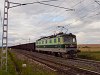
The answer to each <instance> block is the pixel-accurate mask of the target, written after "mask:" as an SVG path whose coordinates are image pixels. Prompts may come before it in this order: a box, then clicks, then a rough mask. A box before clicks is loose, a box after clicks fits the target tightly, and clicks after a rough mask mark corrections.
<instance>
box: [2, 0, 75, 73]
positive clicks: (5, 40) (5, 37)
mask: <svg viewBox="0 0 100 75" xmlns="http://www.w3.org/2000/svg"><path fill="white" fill-rule="evenodd" d="M51 1H56V0H51ZM44 2H50V0H48V1H40V2H38V1H37V2H32V3H24V4H22V3H14V2H9V1H8V0H5V2H4V18H3V33H2V51H1V69H2V70H4V71H6V72H7V51H8V9H10V8H13V7H18V6H23V5H29V4H34V3H38V4H42V5H47V6H51V7H56V8H60V9H65V10H66V11H74V9H69V8H65V7H60V6H55V5H51V4H46V3H44ZM11 4H13V6H11ZM29 42H30V40H29Z"/></svg>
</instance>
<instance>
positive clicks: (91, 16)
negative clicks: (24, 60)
mask: <svg viewBox="0 0 100 75" xmlns="http://www.w3.org/2000/svg"><path fill="white" fill-rule="evenodd" d="M9 1H10V2H15V3H31V2H37V1H47V0H16V1H14V0H9ZM98 1H99V0H98ZM43 3H46V4H50V5H55V6H60V7H65V8H69V9H74V11H71V10H66V9H63V8H58V7H53V6H48V5H43V4H39V3H34V4H31V5H26V6H19V7H15V8H10V9H9V19H8V21H9V24H8V26H9V27H8V45H9V46H10V45H17V44H22V43H29V42H35V41H36V40H37V39H39V38H41V37H43V36H48V35H53V34H54V33H57V32H59V31H60V28H57V26H65V28H66V30H67V29H68V31H67V33H73V34H75V35H76V36H77V42H78V44H100V21H99V20H100V5H99V4H98V3H96V2H95V0H56V1H53V0H52V1H51V2H43ZM13 5H14V4H10V6H13ZM3 8H4V0H0V46H1V42H2V19H3ZM66 30H65V29H64V31H66Z"/></svg>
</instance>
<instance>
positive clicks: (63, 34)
mask: <svg viewBox="0 0 100 75" xmlns="http://www.w3.org/2000/svg"><path fill="white" fill-rule="evenodd" d="M57 36H72V37H76V36H75V35H74V34H72V33H69V34H66V33H63V32H61V33H58V34H56V35H51V36H46V37H42V38H40V39H38V40H37V41H39V40H41V39H44V38H54V37H57Z"/></svg>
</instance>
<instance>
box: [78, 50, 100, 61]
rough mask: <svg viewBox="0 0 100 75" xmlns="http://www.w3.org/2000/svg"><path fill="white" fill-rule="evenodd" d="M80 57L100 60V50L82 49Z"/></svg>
mask: <svg viewBox="0 0 100 75" xmlns="http://www.w3.org/2000/svg"><path fill="white" fill-rule="evenodd" d="M78 57H79V58H84V59H90V60H97V61H100V51H82V52H80V53H79V54H78Z"/></svg>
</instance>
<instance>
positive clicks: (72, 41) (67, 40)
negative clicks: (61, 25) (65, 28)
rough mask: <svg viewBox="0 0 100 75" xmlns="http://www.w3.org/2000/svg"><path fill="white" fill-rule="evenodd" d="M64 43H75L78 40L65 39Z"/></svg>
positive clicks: (73, 38) (72, 38)
mask: <svg viewBox="0 0 100 75" xmlns="http://www.w3.org/2000/svg"><path fill="white" fill-rule="evenodd" d="M64 42H66V43H75V42H76V38H75V37H64Z"/></svg>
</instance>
